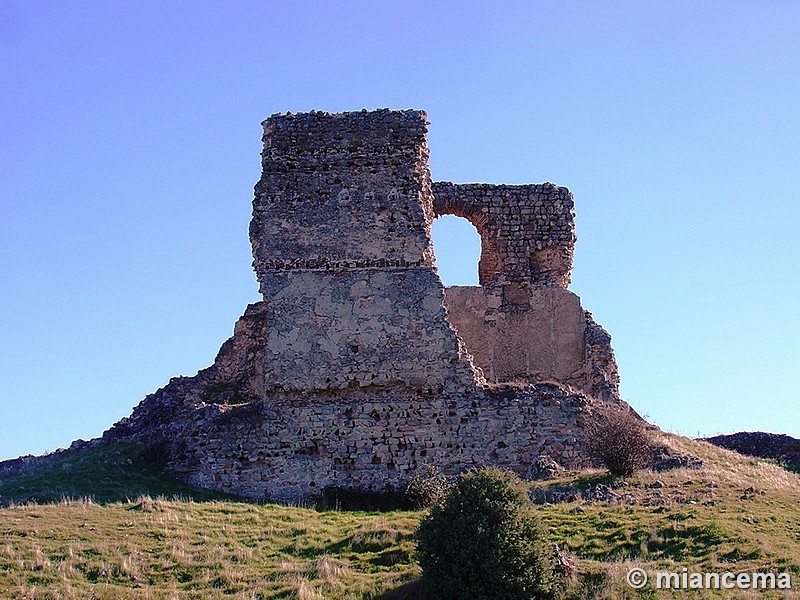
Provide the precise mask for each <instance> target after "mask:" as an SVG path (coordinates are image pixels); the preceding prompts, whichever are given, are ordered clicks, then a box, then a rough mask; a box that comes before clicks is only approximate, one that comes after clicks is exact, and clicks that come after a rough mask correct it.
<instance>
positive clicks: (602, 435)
mask: <svg viewBox="0 0 800 600" xmlns="http://www.w3.org/2000/svg"><path fill="white" fill-rule="evenodd" d="M584 447H585V448H586V451H587V453H588V454H589V455H590V456H591V457H593V458H596V459H598V460H600V461H601V462H602V463H603V464H604V465H605V466H606V468H607V469H608V470H609V472H610V473H611V474H612V475H614V476H616V477H628V476H630V475H633V473H634V472H636V471H637V470H638V469H643V468H644V467H646V466H648V465H649V464H650V460H651V456H652V451H653V444H652V442H651V441H650V436H649V434H648V432H647V428H646V423H645V422H644V421H643V420H642V419H641V418H640V417H639V416H638V415H637V414H636V413H634V412H633V411H632V410H630V409H626V408H621V407H617V406H608V407H605V408H602V409H600V410H599V411H598V412H597V416H596V420H595V421H594V422H593V423H591V424H590V425H589V426H588V427H587V428H586V432H585V434H584Z"/></svg>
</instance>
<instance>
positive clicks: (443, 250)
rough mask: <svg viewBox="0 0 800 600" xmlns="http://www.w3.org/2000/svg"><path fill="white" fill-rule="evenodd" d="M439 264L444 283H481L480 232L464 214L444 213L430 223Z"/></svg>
mask: <svg viewBox="0 0 800 600" xmlns="http://www.w3.org/2000/svg"><path fill="white" fill-rule="evenodd" d="M431 238H432V239H433V251H434V253H435V254H436V267H437V269H438V271H439V277H440V278H441V280H442V283H443V284H444V285H445V287H450V286H453V285H478V261H479V260H480V257H481V236H480V235H478V231H477V229H475V226H474V225H473V224H472V223H470V222H469V221H467V220H466V219H464V218H462V217H456V216H454V215H443V216H441V217H438V218H436V219H435V220H434V221H433V225H431Z"/></svg>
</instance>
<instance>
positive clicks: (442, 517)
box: [417, 468, 560, 600]
mask: <svg viewBox="0 0 800 600" xmlns="http://www.w3.org/2000/svg"><path fill="white" fill-rule="evenodd" d="M417 555H418V559H419V563H420V566H421V567H422V578H423V582H424V583H425V584H426V587H428V588H429V589H431V590H434V591H435V592H436V596H437V598H442V599H443V600H532V599H539V598H553V597H555V596H556V595H557V593H556V592H557V590H558V589H559V588H560V585H559V583H560V580H559V579H558V578H557V577H556V576H555V574H554V560H553V551H552V546H551V545H550V544H549V543H548V542H547V540H546V537H545V534H544V531H543V529H542V527H541V525H540V523H539V520H538V519H537V518H536V515H535V513H534V508H533V506H532V505H531V503H530V501H529V499H528V495H527V490H526V489H525V487H524V486H523V484H522V482H521V481H520V480H519V479H518V478H517V477H516V476H515V475H514V474H513V473H508V472H504V471H500V470H499V469H493V468H486V469H481V470H478V471H472V472H470V473H467V474H466V475H463V476H462V477H461V478H460V479H459V481H458V483H457V484H456V485H455V486H454V488H453V489H452V490H451V491H450V492H449V493H448V495H447V496H446V497H445V498H444V500H443V501H442V502H440V503H438V504H435V505H434V506H433V508H431V511H430V513H429V514H428V515H427V516H426V517H425V518H424V519H423V520H422V523H421V524H420V527H419V531H418V532H417Z"/></svg>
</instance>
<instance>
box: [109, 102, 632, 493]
mask: <svg viewBox="0 0 800 600" xmlns="http://www.w3.org/2000/svg"><path fill="white" fill-rule="evenodd" d="M263 127H264V137H263V141H264V149H263V152H262V175H261V179H260V180H259V182H258V183H257V184H256V187H255V199H254V200H253V218H252V221H251V224H250V240H251V243H252V248H253V258H254V262H253V266H254V269H255V272H256V275H257V278H258V282H259V286H260V287H259V289H260V293H261V294H262V296H263V300H262V301H260V302H257V303H255V304H252V305H250V306H249V307H248V308H247V310H246V311H245V313H244V315H243V316H242V317H241V318H240V319H239V321H238V322H237V323H236V327H235V330H234V334H233V336H232V337H231V338H230V339H229V340H228V341H227V342H225V344H224V345H223V346H222V348H221V350H220V352H219V354H218V355H217V358H216V360H215V362H214V364H213V365H212V366H211V367H209V368H207V369H204V370H202V371H200V372H199V373H198V374H197V375H196V376H194V377H178V378H174V379H172V380H171V381H170V382H169V384H168V385H167V386H165V387H164V388H162V389H160V390H159V391H157V392H156V393H154V394H151V395H150V396H148V397H147V398H145V399H144V400H143V401H142V402H141V403H140V404H139V405H138V406H137V407H136V408H135V409H134V411H133V414H132V415H131V417H129V418H126V419H123V420H122V421H120V422H119V423H117V424H116V425H115V426H114V427H113V428H112V429H111V430H109V432H107V433H106V437H107V438H108V439H127V440H133V441H136V442H138V443H142V444H156V443H158V444H162V445H163V446H164V447H165V448H166V452H167V455H168V463H167V464H168V468H169V470H170V471H171V472H172V473H174V474H175V475H177V476H178V477H179V478H181V479H183V480H185V481H187V482H190V483H193V484H196V485H199V486H202V487H206V488H210V489H216V490H220V491H225V492H230V493H234V494H238V495H241V496H245V497H249V498H255V499H271V500H281V501H293V500H299V499H304V498H309V497H312V496H314V495H316V494H318V493H319V492H320V491H321V490H322V489H323V488H324V487H326V486H338V487H353V488H367V489H381V488H383V487H385V486H388V485H401V484H402V483H403V482H404V481H405V480H407V478H408V477H409V475H410V474H412V473H413V472H414V471H415V470H416V469H418V468H420V467H422V466H423V465H426V464H430V465H434V466H436V467H437V468H439V469H440V470H441V471H442V472H444V473H447V474H452V475H454V474H457V473H459V472H461V471H463V470H465V469H468V468H471V467H474V466H479V465H487V464H491V465H498V466H503V467H507V468H510V469H512V470H514V471H515V472H517V473H518V474H519V475H521V476H522V477H534V476H536V469H537V466H536V465H537V461H538V460H539V459H540V458H541V457H547V458H548V459H552V460H555V461H557V462H558V463H560V464H562V465H563V466H566V467H571V468H576V467H581V466H586V465H588V464H589V461H588V460H587V458H586V457H585V456H583V455H582V453H581V450H580V444H579V438H580V434H581V431H582V430H583V427H584V424H585V422H586V420H587V419H590V418H591V415H592V411H593V407H594V406H596V405H597V404H598V403H604V402H613V403H621V402H622V401H621V400H620V398H619V389H618V382H619V381H618V380H619V377H618V374H617V367H616V362H615V359H614V354H613V350H612V349H611V345H610V337H609V335H608V334H607V333H606V332H605V330H603V329H602V327H600V326H599V325H598V324H597V323H595V322H594V320H593V319H592V317H591V315H590V314H589V313H588V312H586V311H585V310H584V309H583V308H582V307H581V305H580V299H579V298H578V297H577V296H576V295H575V294H573V293H572V292H570V291H569V290H568V289H567V286H568V285H569V282H570V273H571V269H572V255H573V248H574V244H575V239H576V238H575V228H574V211H573V198H572V194H571V193H570V192H569V191H568V190H567V189H566V188H563V187H558V186H556V185H554V184H551V183H544V184H534V185H489V184H463V185H462V184H453V183H446V182H436V183H432V182H431V179H430V173H429V169H428V148H427V143H426V134H427V121H426V115H425V113H424V112H422V111H415V110H402V111H392V110H378V111H372V112H368V111H361V112H349V113H339V114H330V113H325V112H311V113H306V114H291V113H287V114H285V115H273V116H272V117H270V118H269V119H267V120H266V121H264V123H263ZM445 214H453V215H457V216H460V217H464V218H466V219H467V220H469V221H470V222H471V223H472V224H473V225H474V226H475V228H476V229H477V231H478V232H479V234H480V236H481V245H482V251H481V258H480V264H479V277H480V286H469V287H467V286H456V287H451V288H447V289H444V287H443V286H442V283H441V281H440V279H439V277H438V274H437V271H436V260H435V256H434V252H433V246H432V242H431V237H430V228H431V223H432V222H433V220H434V219H435V218H436V217H437V216H440V215H445Z"/></svg>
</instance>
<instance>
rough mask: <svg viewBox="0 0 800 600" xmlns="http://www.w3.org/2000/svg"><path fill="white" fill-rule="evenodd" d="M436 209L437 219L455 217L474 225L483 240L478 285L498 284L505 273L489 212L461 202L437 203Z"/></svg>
mask: <svg viewBox="0 0 800 600" xmlns="http://www.w3.org/2000/svg"><path fill="white" fill-rule="evenodd" d="M435 208H436V216H437V217H440V216H443V215H453V216H455V217H461V218H463V219H466V220H467V221H469V222H470V223H472V225H473V226H474V227H475V229H476V230H477V232H478V235H479V236H480V238H481V257H480V260H479V261H478V283H479V284H480V285H481V286H484V287H486V286H489V285H492V284H494V283H497V280H498V279H499V277H500V273H502V271H503V257H502V254H501V253H500V250H499V249H498V247H497V244H496V243H495V241H494V239H493V236H492V235H491V230H492V226H491V220H490V219H489V215H488V214H487V212H485V211H482V210H480V208H478V207H475V206H471V205H469V204H468V203H466V202H462V201H459V200H455V201H449V202H444V203H437V204H436V207H435Z"/></svg>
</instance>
